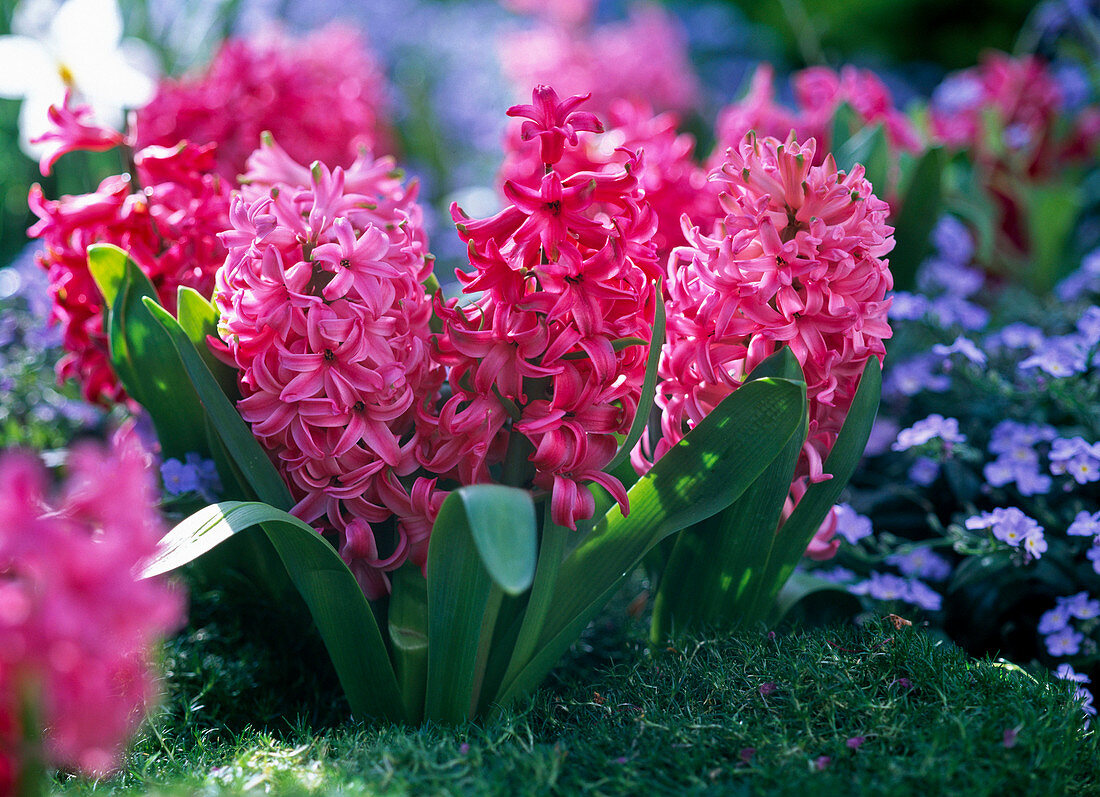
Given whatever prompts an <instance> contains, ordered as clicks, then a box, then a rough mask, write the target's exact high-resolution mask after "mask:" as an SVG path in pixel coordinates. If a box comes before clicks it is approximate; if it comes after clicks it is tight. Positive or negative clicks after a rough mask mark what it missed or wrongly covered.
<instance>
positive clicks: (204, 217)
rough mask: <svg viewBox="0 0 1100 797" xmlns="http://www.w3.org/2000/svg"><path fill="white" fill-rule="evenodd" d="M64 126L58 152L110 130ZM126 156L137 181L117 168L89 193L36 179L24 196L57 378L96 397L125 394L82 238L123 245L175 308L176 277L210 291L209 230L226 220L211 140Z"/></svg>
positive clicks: (212, 242)
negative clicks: (50, 191)
mask: <svg viewBox="0 0 1100 797" xmlns="http://www.w3.org/2000/svg"><path fill="white" fill-rule="evenodd" d="M85 116H86V109H83V108H76V109H71V110H70V109H67V108H66V109H64V110H63V111H59V112H58V114H57V118H58V119H59V120H64V119H75V120H78V121H79V120H83V119H85ZM81 124H83V123H82V122H81ZM71 132H72V131H67V130H60V131H58V134H57V138H58V140H59V141H61V140H64V141H65V143H64V144H63V145H62V148H63V149H65V150H66V151H67V150H69V149H74V148H84V145H88V144H89V142H90V148H91V149H102V148H103V147H101V146H99V144H100V143H103V142H105V141H107V140H110V136H111V135H112V134H111V133H110V132H109V131H101V133H96V132H95V130H94V129H93V128H90V127H86V126H85V127H82V128H81V129H80V131H79V132H80V138H79V139H71V140H70V139H69V138H67V136H69V134H70V133H71ZM97 142H98V143H97ZM77 144H80V145H81V146H80V147H78V146H77ZM46 162H47V163H48V158H47V161H46ZM134 165H135V167H136V168H135V171H136V181H135V180H133V179H132V178H131V177H130V176H129V175H125V174H123V175H117V176H113V177H108V178H107V179H106V180H104V181H103V182H102V183H100V185H99V188H98V189H96V191H95V192H93V193H90V194H82V195H80V196H63V197H61V198H60V199H56V200H48V199H46V198H45V196H44V194H43V193H42V189H41V188H40V187H39V186H38V185H34V186H32V187H31V191H30V197H29V198H28V204H29V205H30V208H31V210H32V211H33V212H34V214H35V215H36V216H37V217H38V219H39V221H38V222H37V223H36V224H35V225H34V226H32V227H31V228H30V230H28V232H27V234H28V235H29V236H30V237H31V238H40V239H41V240H42V243H43V249H42V252H41V253H40V254H39V255H38V262H39V264H40V265H41V266H42V268H44V269H46V270H47V271H48V272H49V275H50V295H51V298H52V299H53V301H54V306H53V310H52V313H51V321H52V322H53V323H56V324H60V325H61V331H62V343H63V346H64V348H65V351H66V353H65V355H64V356H63V357H62V358H61V360H60V361H59V362H58V364H57V375H58V378H59V379H61V380H65V379H74V380H76V381H77V382H78V383H79V384H80V388H81V392H82V394H83V395H84V398H85V399H87V400H88V401H90V402H94V403H100V404H109V403H112V402H116V401H121V400H123V399H124V397H125V393H124V391H123V389H122V386H121V385H120V384H119V383H118V379H117V378H116V377H115V374H114V371H113V370H112V368H111V364H110V360H109V357H108V350H107V338H106V335H105V333H104V329H103V297H102V295H101V294H100V292H99V289H98V288H97V287H96V285H95V282H94V280H93V279H92V275H91V272H90V271H89V270H88V246H89V245H91V244H93V243H111V244H115V245H117V246H120V247H122V248H123V249H125V250H127V251H128V252H129V253H130V256H131V257H132V258H133V259H134V261H135V262H136V263H137V264H138V266H139V267H140V268H141V270H142V271H143V272H145V274H146V276H148V277H149V279H150V280H151V281H152V283H153V286H154V287H155V288H156V289H157V294H158V296H159V298H160V301H161V303H162V304H164V306H165V307H168V308H169V309H171V310H173V311H174V310H175V306H176V292H177V289H178V288H179V286H181V285H186V286H188V287H191V288H195V289H196V290H198V291H199V292H200V293H203V294H205V295H209V293H210V290H211V288H212V287H213V276H214V270H215V269H216V268H217V267H218V265H219V264H220V263H221V261H222V260H223V259H224V258H225V248H224V247H223V246H222V245H221V243H220V242H219V241H218V238H217V234H218V232H220V231H221V230H224V229H225V228H226V227H227V226H228V221H227V218H228V210H229V185H227V184H226V183H225V181H223V180H222V179H221V178H220V177H219V176H218V175H217V174H216V173H215V172H214V168H215V154H214V148H213V147H212V146H204V147H198V146H195V145H193V144H187V143H181V144H178V145H176V146H174V147H171V148H166V147H158V146H150V147H146V148H145V149H143V150H140V151H138V152H137V153H136V154H135V155H134ZM135 182H136V185H135Z"/></svg>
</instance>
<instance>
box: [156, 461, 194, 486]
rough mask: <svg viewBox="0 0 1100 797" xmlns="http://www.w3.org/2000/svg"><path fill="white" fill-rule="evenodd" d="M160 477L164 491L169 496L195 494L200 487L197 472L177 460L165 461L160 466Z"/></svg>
mask: <svg viewBox="0 0 1100 797" xmlns="http://www.w3.org/2000/svg"><path fill="white" fill-rule="evenodd" d="M160 477H161V480H162V481H163V482H164V491H165V492H166V493H168V494H169V495H182V494H183V493H197V492H198V491H199V487H200V486H201V485H202V481H201V479H200V478H199V472H198V470H197V469H196V468H195V467H194V466H192V465H185V464H184V463H182V462H180V461H179V460H178V459H166V460H165V461H164V464H163V465H161V466H160Z"/></svg>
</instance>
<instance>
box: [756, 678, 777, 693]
mask: <svg viewBox="0 0 1100 797" xmlns="http://www.w3.org/2000/svg"><path fill="white" fill-rule="evenodd" d="M775 690H776V686H775V684H773V683H772V682H771V681H768V682H766V683H762V684H760V686H759V687H758V688H757V690H756V691H757V692H759V693H760V696H761V697H767V696H768V695H771V694H775Z"/></svg>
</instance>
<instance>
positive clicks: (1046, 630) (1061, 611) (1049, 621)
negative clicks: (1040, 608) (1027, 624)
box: [1036, 603, 1070, 636]
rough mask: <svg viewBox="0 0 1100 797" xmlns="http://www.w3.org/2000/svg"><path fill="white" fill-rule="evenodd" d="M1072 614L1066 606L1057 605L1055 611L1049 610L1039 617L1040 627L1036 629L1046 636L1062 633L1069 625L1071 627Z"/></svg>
mask: <svg viewBox="0 0 1100 797" xmlns="http://www.w3.org/2000/svg"><path fill="white" fill-rule="evenodd" d="M1069 621H1070V614H1069V609H1068V608H1067V607H1066V606H1065V605H1064V604H1061V603H1059V604H1056V605H1055V607H1054V608H1053V609H1047V610H1046V611H1045V612H1043V614H1042V616H1041V617H1039V625H1038V626H1037V627H1036V628H1037V630H1038V631H1039V633H1040V634H1043V635H1044V636H1045V635H1046V634H1053V633H1054V632H1055V631H1061V630H1062V629H1063V628H1065V627H1066V626H1067V625H1069Z"/></svg>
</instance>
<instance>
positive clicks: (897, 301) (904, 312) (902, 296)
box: [890, 291, 929, 321]
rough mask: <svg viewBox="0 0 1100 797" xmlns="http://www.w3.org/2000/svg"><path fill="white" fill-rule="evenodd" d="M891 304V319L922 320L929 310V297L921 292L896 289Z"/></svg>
mask: <svg viewBox="0 0 1100 797" xmlns="http://www.w3.org/2000/svg"><path fill="white" fill-rule="evenodd" d="M891 295H892V296H893V297H894V301H893V302H892V303H891V305H890V320H891V321H920V320H921V319H922V318H924V314H925V313H927V312H928V306H929V305H928V297H927V296H925V295H924V294H920V293H909V292H908V291H895V292H894V293H893V294H891Z"/></svg>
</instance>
